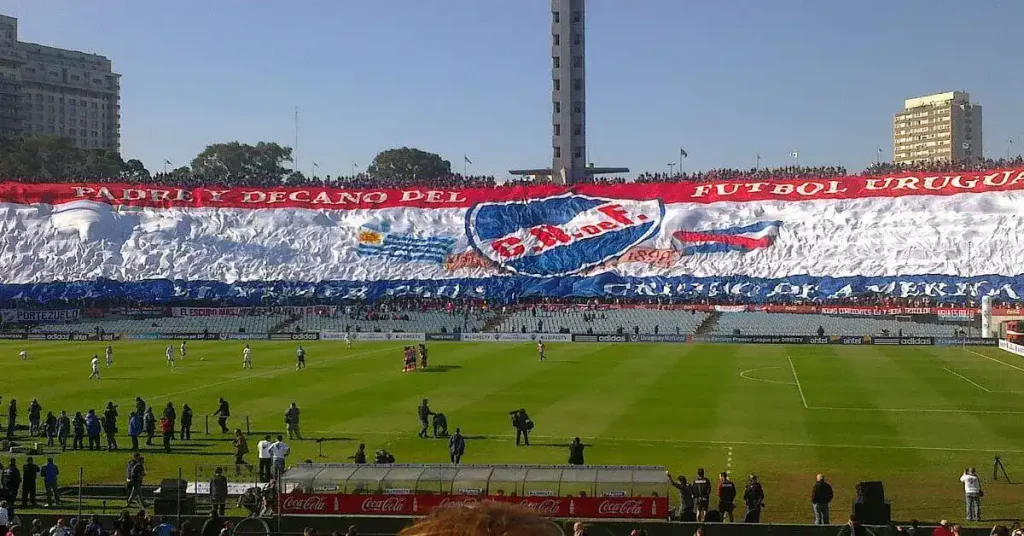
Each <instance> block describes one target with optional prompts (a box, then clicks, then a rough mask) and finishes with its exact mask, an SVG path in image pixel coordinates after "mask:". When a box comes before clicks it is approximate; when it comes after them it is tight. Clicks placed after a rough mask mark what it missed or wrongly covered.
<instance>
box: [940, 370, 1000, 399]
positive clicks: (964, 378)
mask: <svg viewBox="0 0 1024 536" xmlns="http://www.w3.org/2000/svg"><path fill="white" fill-rule="evenodd" d="M942 370H944V371H946V372H948V373H950V374H952V375H954V376H956V377H957V378H960V379H961V380H963V381H965V382H967V383H969V384H971V385H973V386H975V387H977V388H978V389H981V390H982V391H985V392H986V393H991V392H992V391H991V390H990V389H986V388H984V387H982V386H980V385H978V384H977V383H975V382H973V381H971V380H970V379H969V378H967V377H966V376H964V375H962V374H957V373H956V372H953V371H952V370H949V369H948V368H946V367H942Z"/></svg>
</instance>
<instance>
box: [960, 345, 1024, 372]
mask: <svg viewBox="0 0 1024 536" xmlns="http://www.w3.org/2000/svg"><path fill="white" fill-rule="evenodd" d="M965 350H966V348H965ZM967 351H968V352H970V353H972V354H974V355H976V356H978V357H984V358H985V359H988V360H989V361H995V362H996V363H999V364H1000V365H1003V366H1006V367H1010V368H1012V369H1014V370H1019V371H1021V372H1024V368H1020V367H1018V366H1017V365H1011V364H1009V363H1007V362H1005V361H1001V360H999V359H996V358H994V357H992V356H987V355H985V354H982V353H979V352H975V351H974V350H967Z"/></svg>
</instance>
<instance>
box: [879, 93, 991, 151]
mask: <svg viewBox="0 0 1024 536" xmlns="http://www.w3.org/2000/svg"><path fill="white" fill-rule="evenodd" d="M981 131H982V123H981V106H980V105H977V104H971V96H970V94H969V93H965V92H961V91H950V92H948V93H937V94H935V95H926V96H924V97H917V98H914V99H907V100H906V101H904V102H903V110H901V111H899V112H896V115H895V116H894V117H893V120H892V146H893V147H892V154H893V161H894V162H895V163H897V164H901V163H921V162H934V161H939V160H946V161H962V160H969V161H974V160H978V159H981V158H984V154H985V153H984V146H983V145H982V136H981Z"/></svg>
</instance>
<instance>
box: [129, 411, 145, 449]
mask: <svg viewBox="0 0 1024 536" xmlns="http://www.w3.org/2000/svg"><path fill="white" fill-rule="evenodd" d="M140 435H142V415H139V414H138V413H136V412H134V411H133V412H132V414H131V415H130V416H128V436H129V437H131V438H132V450H133V451H135V452H138V451H139V436H140Z"/></svg>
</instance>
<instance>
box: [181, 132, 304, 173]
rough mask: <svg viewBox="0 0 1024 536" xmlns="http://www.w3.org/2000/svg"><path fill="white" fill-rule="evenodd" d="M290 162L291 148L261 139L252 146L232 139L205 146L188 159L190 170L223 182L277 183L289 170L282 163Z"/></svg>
mask: <svg viewBox="0 0 1024 536" xmlns="http://www.w3.org/2000/svg"><path fill="white" fill-rule="evenodd" d="M291 161H292V148H291V147H282V146H280V145H278V144H277V143H267V142H262V141H261V142H259V143H257V144H256V145H249V144H247V143H239V142H237V141H233V142H230V143H215V144H213V145H207V146H206V149H204V150H203V152H201V153H199V155H198V156H196V157H195V158H194V159H193V160H192V172H193V173H195V174H197V175H201V176H204V177H210V178H212V179H217V180H222V181H225V182H232V181H252V180H262V181H269V182H281V181H282V180H284V178H285V177H286V176H287V175H288V173H289V171H290V170H289V169H286V168H285V167H284V166H283V165H282V164H284V163H285V162H291Z"/></svg>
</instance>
